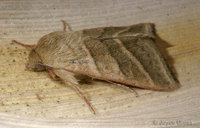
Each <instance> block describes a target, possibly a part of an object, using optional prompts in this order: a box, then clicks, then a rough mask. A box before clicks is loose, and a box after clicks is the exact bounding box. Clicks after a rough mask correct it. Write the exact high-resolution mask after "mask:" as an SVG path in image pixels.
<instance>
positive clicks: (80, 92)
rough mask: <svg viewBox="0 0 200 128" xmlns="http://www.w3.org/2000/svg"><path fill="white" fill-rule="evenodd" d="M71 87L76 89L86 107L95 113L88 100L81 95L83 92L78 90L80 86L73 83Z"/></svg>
mask: <svg viewBox="0 0 200 128" xmlns="http://www.w3.org/2000/svg"><path fill="white" fill-rule="evenodd" d="M73 87H74V89H75V90H76V92H77V93H78V94H79V95H80V96H81V98H82V99H83V100H84V101H85V102H86V103H87V105H88V107H89V108H90V110H91V111H92V112H93V114H96V113H95V111H94V109H93V108H92V106H91V104H90V103H89V101H88V100H87V99H86V97H85V96H84V95H83V92H82V91H81V90H80V88H79V87H78V86H77V85H75V84H73Z"/></svg>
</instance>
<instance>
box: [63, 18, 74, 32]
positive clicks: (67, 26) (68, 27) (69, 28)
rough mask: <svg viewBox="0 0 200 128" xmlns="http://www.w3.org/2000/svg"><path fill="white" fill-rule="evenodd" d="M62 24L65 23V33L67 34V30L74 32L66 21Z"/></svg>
mask: <svg viewBox="0 0 200 128" xmlns="http://www.w3.org/2000/svg"><path fill="white" fill-rule="evenodd" d="M61 22H62V23H63V31H65V32H66V29H67V31H70V32H72V28H71V27H70V25H69V24H68V23H67V22H65V21H64V20H61Z"/></svg>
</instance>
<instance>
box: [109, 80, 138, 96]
mask: <svg viewBox="0 0 200 128" xmlns="http://www.w3.org/2000/svg"><path fill="white" fill-rule="evenodd" d="M107 82H109V83H111V84H115V85H117V86H119V87H122V88H124V89H127V90H129V91H131V92H132V93H134V94H135V96H136V97H138V96H139V95H138V93H137V92H136V91H135V90H134V89H132V88H129V87H127V86H126V85H123V84H119V83H115V82H112V81H108V80H107Z"/></svg>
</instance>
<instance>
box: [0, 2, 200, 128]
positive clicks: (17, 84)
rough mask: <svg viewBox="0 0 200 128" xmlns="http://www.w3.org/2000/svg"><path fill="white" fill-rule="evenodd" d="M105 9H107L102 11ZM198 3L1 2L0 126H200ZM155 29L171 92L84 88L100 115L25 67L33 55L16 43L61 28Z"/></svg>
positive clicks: (43, 75) (70, 91)
mask: <svg viewBox="0 0 200 128" xmlns="http://www.w3.org/2000/svg"><path fill="white" fill-rule="evenodd" d="M102 7H103V9H102ZM199 7H200V2H199V1H198V0H190V1H187V0H182V1H174V0H168V1H164V0H136V1H132V0H124V1H108V0H102V1H98V0H95V1H92V0H91V1H90V0H89V1H81V0H77V1H68V0H50V1H49V0H44V1H40V0H35V1H28V0H21V1H16V0H5V1H4V0H2V1H1V2H0V25H1V29H0V127H3V128H4V127H5V128H8V127H11V128H12V127H15V128H16V127H20V128H21V127H26V128H28V127H48V128H49V127H94V126H95V127H122V126H123V127H134V126H135V127H141V128H144V127H194V128H195V127H198V126H199V125H200V120H199V119H200V107H199V106H200V101H199V98H200V95H199V90H200V86H199V83H200V79H199V78H200V43H199V42H200V36H199V33H200V8H199ZM61 19H64V20H66V21H67V22H68V23H69V24H70V25H71V26H72V28H73V29H74V30H81V29H84V28H93V27H101V26H116V25H131V24H136V23H140V22H152V23H155V24H156V29H157V34H158V36H159V37H160V39H158V43H157V45H158V47H159V48H160V49H161V51H162V54H163V55H164V56H165V57H166V59H167V62H168V63H169V65H170V67H171V68H172V69H173V70H174V71H175V72H176V76H177V78H178V80H179V81H180V83H181V85H182V86H181V88H180V89H178V90H176V91H173V92H155V91H149V90H142V89H136V91H137V92H138V93H139V95H140V97H135V96H134V94H132V93H129V92H128V91H127V90H124V89H122V88H119V87H116V86H115V85H112V84H109V83H106V82H100V81H95V82H92V83H91V84H83V85H81V87H80V88H81V89H82V90H84V92H85V94H86V97H88V99H89V100H90V102H91V104H92V105H93V106H94V108H95V110H96V111H97V115H93V114H92V113H91V112H90V110H89V109H88V107H87V106H86V105H85V103H84V101H82V99H81V98H80V97H79V96H78V95H77V94H76V93H75V91H74V90H73V89H72V88H71V87H70V86H69V85H68V84H67V83H65V84H63V83H60V82H55V81H52V80H51V79H49V77H48V75H47V74H46V73H40V72H30V71H26V70H25V64H26V62H27V57H28V53H29V51H28V50H27V49H25V48H23V47H21V46H17V45H15V44H8V43H10V41H11V40H12V39H16V40H19V41H21V42H24V43H35V42H37V40H38V39H39V38H40V37H41V36H42V35H45V34H47V33H49V32H52V31H56V30H62V24H61V23H60V20H61Z"/></svg>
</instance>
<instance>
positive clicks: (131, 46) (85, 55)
mask: <svg viewBox="0 0 200 128" xmlns="http://www.w3.org/2000/svg"><path fill="white" fill-rule="evenodd" d="M154 31H155V30H154V25H153V24H151V23H143V24H137V25H132V26H123V27H102V28H93V29H85V30H81V31H67V32H66V31H57V32H52V33H50V34H47V35H45V36H43V37H42V38H41V39H40V40H39V41H38V43H37V45H35V46H32V47H31V48H32V50H31V52H30V55H29V61H28V64H27V68H28V69H30V70H33V71H44V70H48V71H50V73H51V74H54V75H56V76H58V77H59V78H61V79H62V80H65V81H68V82H71V83H72V84H75V85H77V84H79V79H78V78H77V77H76V76H77V75H82V76H89V77H91V78H95V79H100V80H105V81H111V82H116V83H121V84H126V85H130V86H134V87H139V88H145V89H150V90H158V91H170V90H174V89H176V88H178V87H179V83H178V82H177V81H176V80H175V78H174V77H173V75H172V73H171V72H170V70H169V69H168V67H167V64H166V62H165V61H164V59H163V58H162V55H161V54H160V52H159V50H158V48H157V47H156V45H155V42H154V38H155V36H156V35H155V33H154ZM45 65H46V66H45ZM47 67H50V68H51V69H49V68H47ZM50 76H51V75H50Z"/></svg>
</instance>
